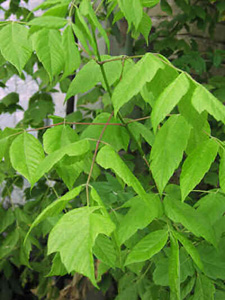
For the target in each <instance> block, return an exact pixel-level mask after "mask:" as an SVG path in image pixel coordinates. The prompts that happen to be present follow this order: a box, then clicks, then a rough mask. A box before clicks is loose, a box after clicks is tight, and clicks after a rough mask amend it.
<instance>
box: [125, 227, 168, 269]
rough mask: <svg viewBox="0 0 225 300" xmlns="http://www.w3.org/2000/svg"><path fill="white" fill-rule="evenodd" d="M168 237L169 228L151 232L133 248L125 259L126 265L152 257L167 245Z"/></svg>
mask: <svg viewBox="0 0 225 300" xmlns="http://www.w3.org/2000/svg"><path fill="white" fill-rule="evenodd" d="M167 239H168V233H167V230H157V231H154V232H151V233H149V234H148V235H146V236H145V237H144V238H143V239H141V240H140V242H138V243H137V244H136V245H135V246H134V248H133V249H131V252H130V253H129V254H128V256H127V259H126V261H125V266H126V265H129V264H132V263H136V262H141V261H145V260H147V259H150V258H151V257H152V256H153V255H155V254H156V253H158V252H159V251H160V250H161V249H162V248H163V247H164V246H165V244H166V242H167Z"/></svg>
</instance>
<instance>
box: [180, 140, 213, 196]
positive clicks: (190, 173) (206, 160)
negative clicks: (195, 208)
mask: <svg viewBox="0 0 225 300" xmlns="http://www.w3.org/2000/svg"><path fill="white" fill-rule="evenodd" d="M218 147H219V145H218V143H217V142H216V141H215V140H213V139H208V140H207V141H205V142H203V143H202V144H200V145H199V146H198V147H197V148H196V149H195V150H194V151H193V152H192V153H191V154H190V155H189V156H188V157H187V158H186V160H185V162H184V164H183V166H182V171H181V176H180V187H181V195H182V200H183V201H184V200H185V198H186V196H187V195H188V194H189V193H190V192H191V190H192V189H193V188H194V187H195V186H196V185H197V184H198V183H199V182H200V181H201V180H202V178H203V177H204V175H205V173H206V172H207V171H208V170H209V168H210V166H211V164H212V163H213V161H214V160H215V157H216V155H217V151H218Z"/></svg>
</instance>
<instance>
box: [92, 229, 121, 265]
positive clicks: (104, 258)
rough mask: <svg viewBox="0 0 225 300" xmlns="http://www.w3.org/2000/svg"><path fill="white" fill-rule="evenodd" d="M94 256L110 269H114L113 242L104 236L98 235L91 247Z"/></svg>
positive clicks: (115, 255)
mask: <svg viewBox="0 0 225 300" xmlns="http://www.w3.org/2000/svg"><path fill="white" fill-rule="evenodd" d="M93 252H94V255H95V256H96V257H97V258H98V259H99V260H100V261H101V262H103V263H105V264H106V265H107V266H110V267H111V268H115V267H116V258H117V254H116V250H115V248H114V245H113V242H112V241H111V240H110V239H109V238H108V237H107V236H105V235H103V234H100V235H99V236H98V237H97V239H96V241H95V245H94V247H93Z"/></svg>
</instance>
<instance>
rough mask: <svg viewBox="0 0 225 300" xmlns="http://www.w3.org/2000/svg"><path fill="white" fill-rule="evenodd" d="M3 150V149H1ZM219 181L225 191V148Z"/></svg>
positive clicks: (222, 153)
mask: <svg viewBox="0 0 225 300" xmlns="http://www.w3.org/2000/svg"><path fill="white" fill-rule="evenodd" d="M0 151H1V150H0ZM219 182H220V187H221V189H222V190H223V192H225V150H224V149H223V150H222V151H221V159H220V166H219Z"/></svg>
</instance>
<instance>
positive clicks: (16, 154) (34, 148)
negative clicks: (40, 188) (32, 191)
mask: <svg viewBox="0 0 225 300" xmlns="http://www.w3.org/2000/svg"><path fill="white" fill-rule="evenodd" d="M44 158H45V156H44V150H43V148H42V145H41V143H40V142H39V141H38V140H37V139H36V138H35V137H34V136H33V135H31V134H28V133H26V132H24V133H22V134H20V135H19V136H18V137H17V138H16V139H15V140H14V141H13V142H12V145H11V147H10V160H11V163H12V166H13V168H14V169H15V170H16V171H18V172H19V173H20V174H22V175H23V176H24V177H25V178H26V179H27V180H28V181H29V182H30V183H31V182H32V179H33V177H34V174H35V172H36V170H37V168H38V166H39V165H40V164H41V162H42V161H43V160H44Z"/></svg>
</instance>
